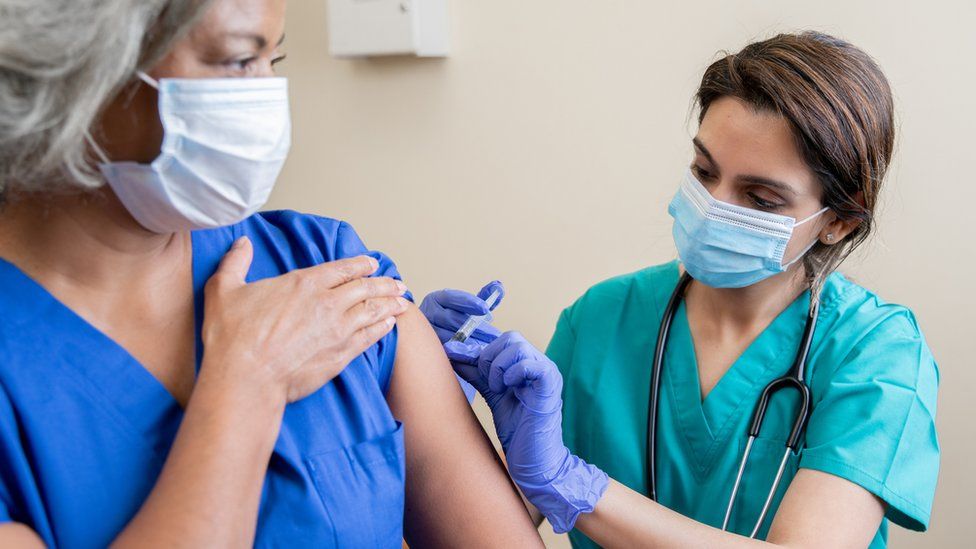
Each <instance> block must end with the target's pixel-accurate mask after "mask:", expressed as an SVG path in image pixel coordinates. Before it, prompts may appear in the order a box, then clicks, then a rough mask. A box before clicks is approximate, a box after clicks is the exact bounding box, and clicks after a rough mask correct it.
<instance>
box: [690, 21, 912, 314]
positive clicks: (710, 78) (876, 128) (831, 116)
mask: <svg viewBox="0 0 976 549" xmlns="http://www.w3.org/2000/svg"><path fill="white" fill-rule="evenodd" d="M726 96H731V97H735V98H738V99H740V100H742V101H744V102H746V103H747V104H749V105H751V106H752V107H754V108H755V109H757V110H765V111H772V112H776V113H778V114H780V115H782V116H783V117H784V118H786V120H787V121H788V122H789V124H790V126H791V127H792V129H793V135H794V137H795V139H796V142H797V146H798V147H799V150H800V152H801V154H802V155H803V158H804V159H805V160H806V163H807V165H808V166H809V167H810V169H811V170H812V171H813V173H814V175H815V177H816V178H817V179H818V180H819V182H820V184H821V185H822V188H823V197H822V202H823V205H824V206H826V207H828V208H830V209H831V210H832V211H833V212H834V213H835V214H836V215H837V216H838V217H839V218H840V219H843V220H852V219H854V220H858V221H859V222H860V223H859V224H858V226H857V227H856V228H855V229H854V230H853V231H852V232H851V234H849V235H848V236H847V237H846V238H845V239H844V240H843V241H841V242H838V243H836V244H834V245H832V246H831V245H826V244H823V243H822V242H819V241H818V242H817V243H816V244H815V245H814V247H813V248H811V250H810V252H809V253H807V254H806V256H805V257H804V259H803V265H804V267H805V269H806V274H807V277H808V278H809V282H810V285H811V289H812V294H813V295H814V296H815V299H816V298H817V296H818V295H819V293H820V289H821V288H822V286H823V282H824V279H825V278H826V276H827V275H828V274H830V273H831V272H832V271H833V270H834V269H836V268H837V266H838V265H840V263H841V262H843V261H844V259H846V258H847V256H848V255H850V253H851V252H852V251H854V249H855V248H856V247H857V246H858V245H860V244H861V243H862V242H864V240H865V239H866V238H867V237H868V235H869V234H870V232H871V229H872V227H873V221H874V211H875V206H876V205H877V201H878V192H879V191H880V190H881V182H882V181H883V180H884V175H885V171H886V170H887V168H888V163H889V162H890V160H891V155H892V150H893V148H894V140H895V123H894V108H893V101H892V97H891V89H890V87H889V86H888V80H887V79H886V78H885V76H884V74H883V73H882V72H881V69H880V67H878V64H877V63H875V62H874V60H873V59H871V57H870V56H868V55H867V54H866V53H864V52H863V51H862V50H860V49H858V48H856V47H855V46H853V45H851V44H850V43H848V42H845V41H844V40H841V39H839V38H835V37H833V36H829V35H826V34H822V33H819V32H804V33H801V34H780V35H778V36H774V37H773V38H770V39H768V40H763V41H760V42H755V43H752V44H749V45H748V46H746V47H745V48H743V49H742V51H740V52H738V53H734V54H727V55H726V56H725V57H724V58H722V59H719V60H718V61H716V62H714V63H712V64H711V66H709V67H708V69H707V70H705V74H704V76H702V81H701V85H700V86H699V88H698V92H697V94H696V102H697V104H698V106H699V109H700V110H699V116H698V121H699V123H700V122H701V121H702V119H703V118H704V117H705V113H706V112H707V111H708V107H709V106H710V105H711V104H712V102H713V101H715V100H716V99H719V98H721V97H726Z"/></svg>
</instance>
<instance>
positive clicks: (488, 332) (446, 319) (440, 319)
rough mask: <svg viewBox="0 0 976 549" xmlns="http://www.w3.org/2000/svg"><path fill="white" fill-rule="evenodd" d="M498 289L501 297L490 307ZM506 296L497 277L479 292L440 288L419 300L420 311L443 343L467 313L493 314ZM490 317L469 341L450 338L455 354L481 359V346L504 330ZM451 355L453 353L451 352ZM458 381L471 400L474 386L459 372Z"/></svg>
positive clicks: (468, 358)
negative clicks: (489, 297)
mask: <svg viewBox="0 0 976 549" xmlns="http://www.w3.org/2000/svg"><path fill="white" fill-rule="evenodd" d="M496 289H497V290H498V291H499V292H500V295H499V297H498V300H497V301H495V305H494V306H493V307H491V309H489V308H488V304H487V303H485V300H486V299H488V296H490V295H491V294H492V292H494V291H495V290H496ZM504 297H505V287H504V286H503V285H502V283H501V282H499V281H497V280H494V281H492V282H489V283H488V284H486V285H485V287H484V288H482V289H481V291H480V292H478V295H477V296H475V295H472V294H469V293H468V292H463V291H461V290H438V291H436V292H432V293H430V294H428V295H427V297H425V298H424V301H423V302H422V303H421V304H420V312H421V313H423V314H424V316H425V317H427V321H428V322H430V325H431V326H432V327H433V328H434V332H435V333H437V337H438V338H439V339H440V340H441V343H442V344H444V343H447V342H448V341H450V339H451V338H452V337H454V334H455V333H456V332H457V331H458V330H459V329H460V328H461V325H462V324H464V322H465V321H466V320H467V319H468V317H470V316H471V315H485V314H488V315H490V314H491V311H492V310H494V309H496V308H497V307H498V305H499V304H500V303H501V302H502V298H504ZM490 320H491V317H490V316H489V317H488V318H487V319H486V321H485V322H484V323H482V324H481V326H479V327H478V329H477V330H475V331H474V333H473V334H471V337H469V338H468V339H467V341H465V342H463V343H461V342H457V341H454V342H451V346H452V351H453V354H454V355H455V356H462V357H464V359H465V360H466V361H468V362H474V361H476V360H478V356H479V355H480V354H481V350H482V349H483V348H484V347H485V345H487V344H489V343H491V342H492V341H494V340H495V338H497V337H498V336H499V335H500V334H501V332H499V331H498V329H497V328H495V327H494V326H492V325H491V324H489V321H490ZM448 356H449V357H450V355H448ZM451 362H452V365H455V364H454V359H451ZM458 382H459V383H460V384H461V389H463V390H464V396H466V397H467V399H468V402H471V401H473V400H474V395H475V389H474V387H472V386H471V385H470V384H469V383H468V382H467V381H465V380H464V379H462V378H461V377H460V376H458Z"/></svg>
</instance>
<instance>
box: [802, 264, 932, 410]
mask: <svg viewBox="0 0 976 549" xmlns="http://www.w3.org/2000/svg"><path fill="white" fill-rule="evenodd" d="M817 330H818V332H821V335H820V336H819V337H820V338H822V344H821V346H820V347H821V354H822V355H823V357H824V358H828V359H829V362H830V363H831V367H830V368H829V369H828V373H829V377H828V379H835V378H837V377H845V376H847V377H850V378H857V379H867V380H877V379H884V380H887V381H895V380H896V381H897V382H898V383H899V384H901V385H902V386H904V387H911V388H914V389H915V390H918V391H921V392H922V393H925V394H926V395H927V396H928V397H931V399H932V400H934V397H935V391H936V387H937V386H938V380H939V371H938V365H937V364H936V360H935V357H934V355H933V354H932V351H931V349H930V348H929V346H928V342H927V341H926V339H925V336H924V335H923V334H922V330H921V328H920V327H919V323H918V320H917V319H916V317H915V314H914V313H913V312H912V311H911V309H909V308H908V307H906V306H904V305H899V304H896V303H889V302H887V301H885V300H884V299H882V298H881V297H880V296H879V295H878V294H876V293H875V292H873V291H871V290H869V289H867V288H865V287H863V286H861V285H860V284H857V283H855V282H853V281H851V280H850V279H848V278H847V277H845V276H844V275H842V274H840V273H833V274H831V275H830V277H829V278H828V279H827V281H826V283H825V284H824V289H823V292H822V294H821V313H820V319H819V321H818V324H817Z"/></svg>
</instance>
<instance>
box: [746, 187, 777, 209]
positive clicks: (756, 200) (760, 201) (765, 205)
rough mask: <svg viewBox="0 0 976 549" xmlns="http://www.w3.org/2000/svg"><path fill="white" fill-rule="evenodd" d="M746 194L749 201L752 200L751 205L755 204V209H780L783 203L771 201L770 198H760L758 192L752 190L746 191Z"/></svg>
mask: <svg viewBox="0 0 976 549" xmlns="http://www.w3.org/2000/svg"><path fill="white" fill-rule="evenodd" d="M746 196H748V197H749V201H750V202H752V203H753V205H755V207H756V208H757V209H760V210H768V211H772V210H778V209H780V208H782V207H783V204H782V203H779V202H773V201H771V200H767V199H765V198H762V197H761V196H759V195H758V194H756V193H754V192H751V191H750V192H747V193H746Z"/></svg>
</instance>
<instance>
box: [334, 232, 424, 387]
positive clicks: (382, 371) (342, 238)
mask: <svg viewBox="0 0 976 549" xmlns="http://www.w3.org/2000/svg"><path fill="white" fill-rule="evenodd" d="M359 255H369V256H370V257H372V258H373V259H375V260H376V261H377V262H378V263H379V268H378V269H376V273H374V274H373V276H388V277H390V278H394V279H396V280H403V278H402V277H401V276H400V271H398V270H397V267H396V264H395V263H393V260H392V259H390V257H389V256H388V255H386V254H384V253H383V252H378V251H374V250H369V249H368V248H367V247H366V244H365V243H363V241H362V239H361V238H359V235H358V234H356V231H355V230H354V229H353V228H352V226H351V225H349V224H348V223H346V222H345V221H343V222H340V223H339V228H338V230H337V233H336V243H335V258H336V259H344V258H347V257H355V256H359ZM404 297H405V298H407V299H408V300H410V301H411V302H413V295H412V294H411V293H410V292H407V293H406V294H404ZM377 345H378V348H377V356H378V359H379V360H378V366H379V371H378V372H376V375H377V379H379V382H380V387H382V389H383V392H384V393H385V392H386V391H387V389H389V385H390V378H391V377H392V375H393V363H394V361H395V360H396V347H397V329H396V328H395V327H394V328H393V331H392V332H390V333H389V334H388V335H387V336H386V337H384V338H383V339H381V340H380V342H379V343H378V344H377Z"/></svg>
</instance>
